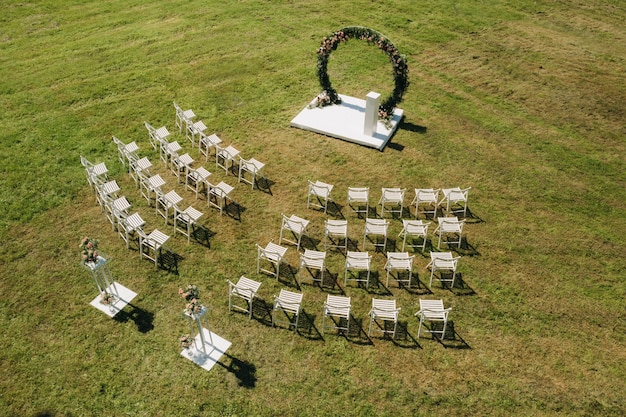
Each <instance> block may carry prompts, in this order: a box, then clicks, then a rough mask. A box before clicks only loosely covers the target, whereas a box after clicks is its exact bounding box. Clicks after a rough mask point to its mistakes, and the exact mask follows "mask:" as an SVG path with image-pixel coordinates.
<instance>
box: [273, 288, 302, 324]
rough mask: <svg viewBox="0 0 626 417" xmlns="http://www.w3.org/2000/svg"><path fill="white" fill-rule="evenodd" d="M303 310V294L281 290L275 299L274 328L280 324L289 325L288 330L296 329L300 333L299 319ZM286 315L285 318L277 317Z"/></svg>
mask: <svg viewBox="0 0 626 417" xmlns="http://www.w3.org/2000/svg"><path fill="white" fill-rule="evenodd" d="M301 309H302V294H301V293H297V292H292V291H287V290H280V294H279V296H278V297H276V296H275V297H274V309H273V310H272V326H276V324H278V323H282V324H287V326H288V328H291V326H293V327H294V330H295V331H298V319H299V318H300V311H301ZM280 313H284V315H285V318H282V317H281V318H279V317H277V316H278V314H280Z"/></svg>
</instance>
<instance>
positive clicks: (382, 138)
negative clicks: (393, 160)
mask: <svg viewBox="0 0 626 417" xmlns="http://www.w3.org/2000/svg"><path fill="white" fill-rule="evenodd" d="M339 97H341V100H342V103H341V104H335V105H331V106H325V107H313V108H309V106H307V107H305V108H304V110H302V111H301V112H300V113H299V114H298V115H297V116H296V117H294V118H293V120H291V126H292V127H297V128H299V129H304V130H309V131H311V132H316V133H321V134H322V135H327V136H331V137H334V138H338V139H343V140H345V141H348V142H353V143H358V144H359V145H363V146H368V147H370V148H375V149H378V150H379V151H382V150H383V148H384V147H385V146H386V145H387V142H388V141H389V139H391V136H393V134H394V132H395V131H396V129H397V128H398V125H399V124H400V121H401V120H402V117H403V115H404V111H403V110H402V109H395V110H394V112H393V118H392V119H391V129H387V128H386V127H385V125H384V124H383V123H381V122H380V121H379V122H378V123H377V125H376V131H375V132H374V133H373V135H371V136H370V135H366V134H365V133H364V123H365V100H361V99H358V98H355V97H350V96H344V95H341V94H340V95H339ZM316 99H317V97H316V98H315V99H313V100H312V101H311V103H310V104H314V103H315V100H316Z"/></svg>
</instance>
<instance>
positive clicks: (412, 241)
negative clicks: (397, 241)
mask: <svg viewBox="0 0 626 417" xmlns="http://www.w3.org/2000/svg"><path fill="white" fill-rule="evenodd" d="M429 225H430V222H424V221H422V220H407V219H402V226H403V227H402V231H401V232H400V234H398V237H399V238H402V250H403V251H404V248H405V247H406V246H408V247H411V248H413V249H415V248H421V249H422V252H424V250H425V249H426V237H427V235H428V226H429ZM420 240H421V241H420Z"/></svg>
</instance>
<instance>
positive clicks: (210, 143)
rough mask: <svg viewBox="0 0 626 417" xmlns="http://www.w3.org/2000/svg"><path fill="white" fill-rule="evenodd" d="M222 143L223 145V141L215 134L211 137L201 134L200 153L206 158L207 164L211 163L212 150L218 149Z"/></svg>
mask: <svg viewBox="0 0 626 417" xmlns="http://www.w3.org/2000/svg"><path fill="white" fill-rule="evenodd" d="M220 143H222V139H220V138H219V137H218V136H217V135H216V134H215V133H213V134H212V135H209V136H206V135H205V134H204V133H202V134H200V140H199V141H198V147H199V148H200V153H201V154H203V155H204V156H205V157H206V161H207V162H208V161H209V154H210V153H211V148H213V149H217V148H216V146H218V145H219V144H220Z"/></svg>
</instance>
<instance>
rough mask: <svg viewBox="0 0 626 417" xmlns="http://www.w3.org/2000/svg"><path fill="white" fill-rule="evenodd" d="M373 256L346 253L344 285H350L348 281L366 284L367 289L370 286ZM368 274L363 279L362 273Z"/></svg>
mask: <svg viewBox="0 0 626 417" xmlns="http://www.w3.org/2000/svg"><path fill="white" fill-rule="evenodd" d="M371 263H372V256H371V255H370V254H369V253H367V252H353V251H347V252H346V272H345V275H344V278H343V285H346V286H347V285H348V280H352V281H356V282H365V288H369V285H370V267H371ZM362 272H366V275H365V279H363V278H361V273H362Z"/></svg>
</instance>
